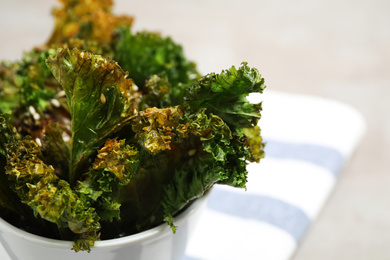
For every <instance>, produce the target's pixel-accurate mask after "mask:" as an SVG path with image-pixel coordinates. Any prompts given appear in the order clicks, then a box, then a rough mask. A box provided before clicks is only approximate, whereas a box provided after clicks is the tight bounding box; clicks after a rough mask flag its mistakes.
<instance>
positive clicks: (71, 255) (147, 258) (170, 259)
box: [0, 192, 209, 260]
mask: <svg viewBox="0 0 390 260" xmlns="http://www.w3.org/2000/svg"><path fill="white" fill-rule="evenodd" d="M208 193H209V192H207V193H206V194H205V195H204V196H203V197H201V198H199V199H197V200H195V201H194V202H193V203H192V204H191V205H190V206H189V207H188V208H187V209H186V210H184V211H183V212H182V213H181V214H180V215H178V216H177V217H176V218H175V225H176V226H177V227H178V228H177V231H176V233H175V234H173V233H172V230H171V228H170V227H169V226H168V225H167V224H165V223H164V224H162V225H160V226H157V227H155V228H152V229H150V230H147V231H144V232H141V233H138V234H135V235H131V236H126V237H123V238H117V239H110V240H104V241H97V242H96V243H95V246H94V247H93V248H92V250H91V252H90V253H87V252H77V253H76V252H74V251H73V250H71V248H72V242H69V241H62V240H55V239H49V238H44V237H40V236H37V235H33V234H30V233H28V232H25V231H23V230H20V229H18V228H15V227H14V226H12V225H10V224H9V223H8V222H6V221H4V220H3V219H1V218H0V243H1V244H2V246H3V248H4V250H5V252H6V254H8V256H9V259H12V260H35V259H36V260H70V259H71V260H78V259H80V260H81V259H82V260H89V259H93V260H123V259H131V260H154V259H156V260H182V259H183V255H184V251H185V248H186V244H187V241H188V239H189V237H190V236H191V233H192V231H193V230H194V228H195V226H196V224H197V220H198V218H199V217H200V214H201V212H202V209H203V208H204V206H205V204H206V201H207V197H208ZM0 250H1V247H0ZM5 252H0V256H2V255H4V254H5ZM0 258H1V260H8V259H4V258H2V257H0Z"/></svg>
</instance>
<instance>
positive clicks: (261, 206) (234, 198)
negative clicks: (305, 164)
mask: <svg viewBox="0 0 390 260" xmlns="http://www.w3.org/2000/svg"><path fill="white" fill-rule="evenodd" d="M207 207H208V208H209V209H211V210H215V211H218V212H222V213H226V214H228V215H232V216H236V217H239V218H243V219H254V220H258V221H261V222H266V223H269V224H271V225H274V226H276V227H278V228H280V229H282V230H284V231H286V232H287V233H289V234H290V235H291V236H292V237H293V238H294V239H295V240H296V241H300V240H301V239H302V237H303V235H304V234H305V231H306V229H307V228H308V227H309V224H310V219H309V217H308V216H307V215H306V214H305V213H304V212H303V211H302V210H301V209H300V208H298V207H295V206H293V205H291V204H288V203H286V202H284V201H281V200H278V199H276V198H272V197H267V196H262V195H255V194H248V193H238V192H229V191H226V190H223V189H218V187H214V188H213V190H212V192H211V194H210V198H209V201H208V204H207Z"/></svg>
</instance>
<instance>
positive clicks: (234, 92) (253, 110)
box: [184, 62, 265, 131]
mask: <svg viewBox="0 0 390 260" xmlns="http://www.w3.org/2000/svg"><path fill="white" fill-rule="evenodd" d="M264 88H265V85H264V79H263V78H262V77H261V75H260V74H259V72H258V70H257V69H255V68H249V67H248V66H247V63H245V62H244V63H242V66H241V67H240V68H239V69H236V68H235V67H234V66H233V67H231V68H230V69H229V70H224V71H222V72H221V73H220V74H215V73H211V74H208V75H206V76H205V77H203V78H202V79H200V80H199V81H198V83H197V84H194V85H192V86H191V87H189V88H188V89H187V93H186V95H185V97H184V99H185V100H186V103H187V104H186V105H187V106H188V107H189V108H190V109H194V110H198V109H201V108H207V110H208V111H209V112H210V113H213V114H215V115H218V116H219V117H221V118H222V120H224V121H225V122H227V123H228V125H229V127H230V128H232V130H233V131H236V130H237V131H240V130H241V129H242V128H250V127H253V126H255V125H257V122H258V120H259V119H260V117H261V116H260V111H261V103H260V104H251V103H250V102H249V101H248V100H247V97H248V95H249V94H250V93H262V92H263V90H264Z"/></svg>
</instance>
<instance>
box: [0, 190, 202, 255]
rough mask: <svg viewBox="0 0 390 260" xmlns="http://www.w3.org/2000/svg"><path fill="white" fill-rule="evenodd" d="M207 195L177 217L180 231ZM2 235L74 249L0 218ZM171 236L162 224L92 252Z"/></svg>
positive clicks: (69, 243) (103, 242)
mask: <svg viewBox="0 0 390 260" xmlns="http://www.w3.org/2000/svg"><path fill="white" fill-rule="evenodd" d="M207 193H209V192H206V193H205V194H203V196H201V197H199V198H197V199H195V200H193V201H192V203H191V204H190V205H189V206H188V207H187V208H186V209H185V210H183V211H182V212H181V213H180V214H179V215H177V216H176V217H175V224H176V225H177V226H178V229H180V224H181V223H182V222H184V221H185V219H186V218H187V217H189V216H191V215H193V214H194V212H195V211H196V210H197V209H198V208H200V207H202V205H204V204H205V203H206V200H207V195H208V194H207ZM0 233H10V234H13V235H14V236H16V237H18V238H20V239H24V240H28V241H30V242H33V243H36V244H40V245H43V246H50V247H57V248H67V249H69V248H72V247H73V241H66V240H59V239H53V238H47V237H43V236H39V235H35V234H32V233H29V232H27V231H25V230H22V229H20V228H18V227H15V226H13V225H12V224H10V223H8V222H7V221H5V220H4V219H2V218H0ZM169 234H173V232H172V229H171V227H170V226H169V225H168V224H167V223H162V224H160V225H158V226H156V227H154V228H151V229H148V230H145V231H142V232H139V233H136V234H133V235H128V236H124V237H120V238H113V239H107V240H100V241H96V242H95V245H94V246H93V248H92V250H93V249H94V248H106V247H113V246H120V245H124V244H126V245H130V244H137V243H140V242H142V241H145V240H148V239H150V238H153V237H157V236H163V235H169Z"/></svg>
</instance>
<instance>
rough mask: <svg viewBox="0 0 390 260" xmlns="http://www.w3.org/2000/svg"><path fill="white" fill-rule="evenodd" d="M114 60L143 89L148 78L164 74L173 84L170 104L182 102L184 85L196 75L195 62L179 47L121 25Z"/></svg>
mask: <svg viewBox="0 0 390 260" xmlns="http://www.w3.org/2000/svg"><path fill="white" fill-rule="evenodd" d="M114 60H116V61H117V62H118V63H119V65H121V66H122V68H123V69H124V70H125V71H128V72H129V75H130V76H131V78H132V79H133V80H134V82H135V84H136V85H137V86H138V87H140V89H141V90H142V91H144V90H143V87H144V85H145V81H146V80H147V79H149V78H151V77H152V76H153V75H161V74H164V75H165V76H166V77H167V79H168V81H169V83H170V84H171V85H172V90H171V91H172V93H171V96H172V99H173V102H172V104H171V105H178V104H180V103H181V97H182V95H183V94H184V91H185V86H183V84H186V83H188V82H189V81H191V80H194V79H196V78H198V77H199V74H198V72H197V71H196V68H195V64H194V63H192V62H189V61H187V59H186V58H185V57H184V54H183V49H182V47H181V46H180V45H178V44H176V43H174V42H173V41H172V39H171V38H169V37H166V38H164V37H162V36H160V35H159V34H157V33H151V32H145V31H144V32H137V33H135V34H132V33H131V32H130V30H129V29H128V28H126V27H124V28H121V29H120V30H119V41H118V43H117V45H116V46H115V54H114ZM180 83H182V84H180ZM178 102H179V103H178Z"/></svg>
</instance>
